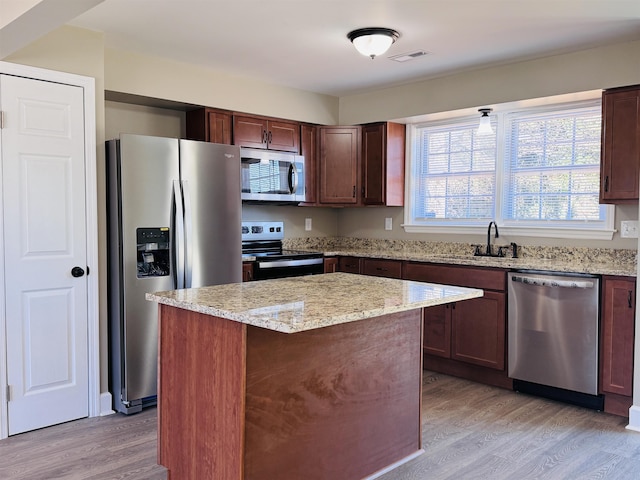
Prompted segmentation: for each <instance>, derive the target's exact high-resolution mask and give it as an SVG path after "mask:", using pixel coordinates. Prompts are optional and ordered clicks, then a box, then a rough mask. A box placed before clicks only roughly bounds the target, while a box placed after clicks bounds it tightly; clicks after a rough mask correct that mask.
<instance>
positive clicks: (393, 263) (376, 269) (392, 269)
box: [362, 258, 402, 278]
mask: <svg viewBox="0 0 640 480" xmlns="http://www.w3.org/2000/svg"><path fill="white" fill-rule="evenodd" d="M362 273H363V274H364V275H372V276H374V277H388V278H402V262H401V261H398V260H381V259H376V258H365V259H363V260H362Z"/></svg>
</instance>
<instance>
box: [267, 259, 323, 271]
mask: <svg viewBox="0 0 640 480" xmlns="http://www.w3.org/2000/svg"><path fill="white" fill-rule="evenodd" d="M323 262H324V259H322V258H305V259H301V260H274V261H269V262H257V265H258V268H262V269H265V268H278V267H304V266H305V265H319V264H321V263H323Z"/></svg>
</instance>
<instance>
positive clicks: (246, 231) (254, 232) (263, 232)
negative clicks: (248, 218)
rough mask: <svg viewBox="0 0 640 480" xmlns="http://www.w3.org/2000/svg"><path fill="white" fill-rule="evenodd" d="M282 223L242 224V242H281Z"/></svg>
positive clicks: (282, 234)
mask: <svg viewBox="0 0 640 480" xmlns="http://www.w3.org/2000/svg"><path fill="white" fill-rule="evenodd" d="M283 238H284V222H242V241H243V242H247V241H251V240H282V239H283Z"/></svg>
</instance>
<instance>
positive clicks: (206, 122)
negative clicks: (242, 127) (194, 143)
mask: <svg viewBox="0 0 640 480" xmlns="http://www.w3.org/2000/svg"><path fill="white" fill-rule="evenodd" d="M186 136H187V139H189V140H200V141H203V142H211V143H224V144H225V145H231V112H226V111H224V110H216V109H214V108H199V109H198V110H191V111H189V112H187V114H186Z"/></svg>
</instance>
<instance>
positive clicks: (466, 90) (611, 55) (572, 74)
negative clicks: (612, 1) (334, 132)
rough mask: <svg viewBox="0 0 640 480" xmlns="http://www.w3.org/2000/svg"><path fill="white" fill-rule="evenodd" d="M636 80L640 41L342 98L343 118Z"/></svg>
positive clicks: (406, 113)
mask: <svg viewBox="0 0 640 480" xmlns="http://www.w3.org/2000/svg"><path fill="white" fill-rule="evenodd" d="M427 61H428V59H427ZM635 84H640V41H635V42H626V43H620V44H616V45H610V46H606V47H600V48H593V49H590V50H583V51H580V52H576V53H570V54H564V55H556V56H552V57H546V58H542V59H539V60H531V61H526V62H520V63H514V64H510V65H503V66H499V67H492V68H485V69H479V70H473V71H469V72H466V73H460V74H456V75H449V76H446V77H441V78H434V79H430V80H425V81H421V82H416V83H411V84H408V85H402V86H399V87H394V88H386V89H381V90H376V91H374V92H368V93H363V94H360V95H351V96H347V97H342V98H341V99H340V122H341V123H342V124H344V125H350V124H357V123H365V122H373V121H380V120H391V119H399V118H405V117H411V116H414V115H424V114H427V113H435V112H446V111H451V110H458V109H462V108H470V107H476V108H477V107H483V106H489V107H490V106H491V105H492V104H497V103H506V102H513V101H517V100H524V99H530V98H539V97H548V96H552V95H560V94H565V93H574V92H583V91H587V90H595V89H602V88H611V87H617V86H622V85H635Z"/></svg>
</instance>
